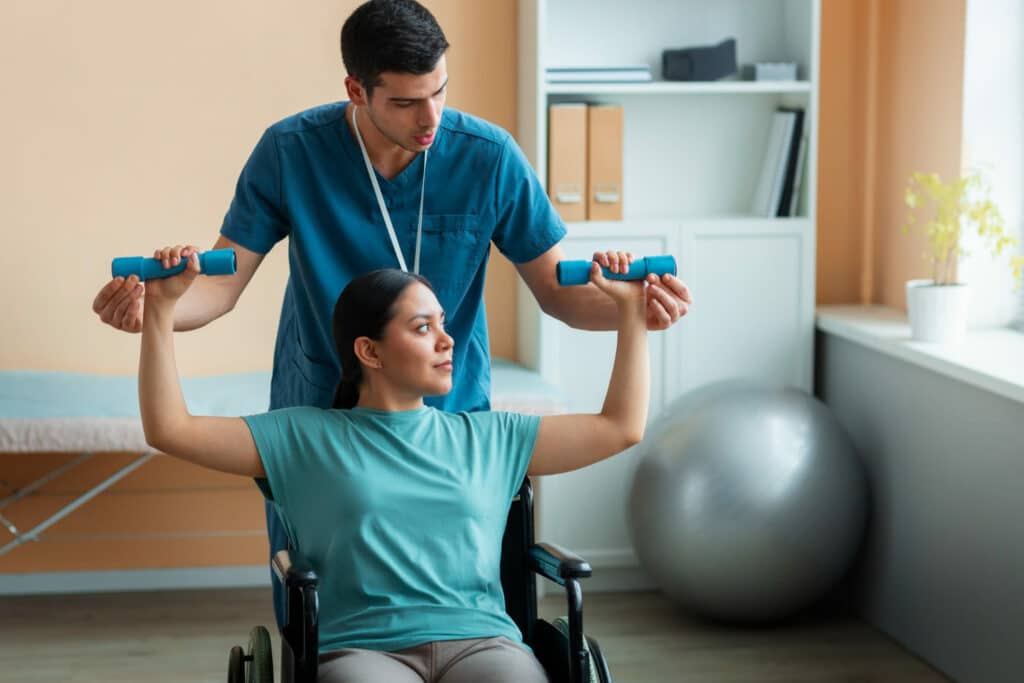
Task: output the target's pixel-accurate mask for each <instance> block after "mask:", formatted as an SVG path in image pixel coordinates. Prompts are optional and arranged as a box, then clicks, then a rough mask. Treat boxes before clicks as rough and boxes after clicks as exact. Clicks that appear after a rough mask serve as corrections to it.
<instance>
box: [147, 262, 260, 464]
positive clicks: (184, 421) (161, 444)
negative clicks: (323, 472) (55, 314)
mask: <svg viewBox="0 0 1024 683" xmlns="http://www.w3.org/2000/svg"><path fill="white" fill-rule="evenodd" d="M175 250H176V254H180V257H181V258H187V259H189V263H188V267H187V268H186V269H185V270H184V272H182V273H181V274H180V275H176V276H173V277H169V278H163V279H157V280H150V281H147V282H146V315H145V316H143V320H142V347H141V351H140V353H139V411H140V413H141V414H142V428H143V430H144V431H145V434H146V443H148V444H149V445H150V446H152V447H153V448H156V449H158V450H160V451H162V452H164V453H167V454H168V455H173V456H175V457H178V458H181V459H182V460H188V461H189V462H193V463H195V464H197V465H202V466H203V467H208V468H210V469H213V470H219V471H221V472H228V473H230V474H241V475H245V476H249V477H264V476H266V473H265V472H264V470H263V461H262V460H260V456H259V452H258V451H257V450H256V443H255V442H254V441H253V438H252V433H251V432H250V431H249V426H248V425H247V424H246V423H245V420H243V419H242V418H240V417H204V416H196V415H190V414H189V412H188V408H187V406H186V405H185V399H184V397H183V396H182V393H181V383H180V381H179V379H178V369H177V365H176V363H175V359H174V306H175V303H176V302H177V300H178V298H179V297H180V296H181V295H182V294H184V293H185V291H186V290H187V289H188V288H189V285H191V284H192V281H193V280H195V278H196V275H198V274H199V261H198V259H197V258H196V254H197V253H198V250H197V249H196V248H195V247H184V248H181V247H176V248H175ZM172 265H174V264H172Z"/></svg>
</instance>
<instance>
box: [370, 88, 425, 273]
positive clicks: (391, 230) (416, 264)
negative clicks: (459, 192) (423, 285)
mask: <svg viewBox="0 0 1024 683" xmlns="http://www.w3.org/2000/svg"><path fill="white" fill-rule="evenodd" d="M352 127H353V128H355V130H356V140H358V141H359V149H360V150H361V151H362V153H363V161H365V162H366V173H367V174H368V175H369V176H370V184H371V185H373V192H374V194H376V195H377V204H378V205H379V206H380V215H381V216H383V217H384V225H386V226H387V228H388V236H389V237H391V247H392V248H393V249H394V250H395V256H396V257H398V265H399V266H401V267H402V270H404V271H405V272H409V269H408V268H407V267H406V265H405V258H404V257H403V256H402V249H401V248H400V247H399V246H398V236H397V235H395V226H394V225H392V224H391V214H390V213H388V207H387V205H386V204H385V203H384V195H382V194H381V192H380V183H378V182H377V173H376V172H375V171H374V170H373V164H371V163H370V155H369V154H367V153H366V145H364V144H363V136H362V135H360V134H359V124H358V123H356V105H354V104H353V105H352ZM426 188H427V150H423V183H422V185H420V217H419V220H418V221H417V222H416V256H415V259H414V260H413V264H412V272H414V273H416V274H417V275H419V272H420V241H421V240H422V238H423V194H424V192H425V191H426Z"/></svg>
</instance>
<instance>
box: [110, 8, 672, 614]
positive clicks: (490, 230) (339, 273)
mask: <svg viewBox="0 0 1024 683" xmlns="http://www.w3.org/2000/svg"><path fill="white" fill-rule="evenodd" d="M341 47H342V59H343V61H344V64H345V68H346V70H347V72H348V76H347V78H346V79H345V88H346V91H347V94H348V99H349V102H348V103H346V102H338V103H333V104H327V105H323V106H320V107H315V108H313V109H309V110H307V111H304V112H301V113H299V114H296V115H294V116H291V117H289V118H287V119H284V120H283V121H280V122H278V123H276V124H274V125H273V126H271V127H270V128H269V129H267V131H266V132H265V133H264V135H263V137H262V138H261V139H260V141H259V142H258V143H257V145H256V148H255V150H254V151H253V153H252V155H251V157H250V158H249V160H248V162H247V163H246V165H245V168H244V169H243V170H242V173H241V176H240V178H239V180H238V185H237V187H236V190H235V196H234V199H233V200H232V202H231V207H230V209H229V210H228V213H227V215H226V216H225V218H224V223H223V225H222V226H221V230H220V236H219V237H218V239H217V241H216V243H215V245H214V248H228V247H229V248H233V249H234V250H235V252H236V254H237V273H236V274H235V275H234V276H233V277H230V278H200V279H199V280H197V281H196V283H195V284H194V285H193V287H192V288H191V289H190V290H189V292H188V293H187V294H186V295H185V296H184V297H182V299H181V301H180V302H179V305H178V307H177V309H176V311H175V320H174V323H175V325H174V327H175V330H178V331H184V330H191V329H195V328H198V327H202V326H203V325H205V324H207V323H209V322H210V321H211V320H214V319H216V318H218V317H220V316H221V315H223V314H224V313H227V312H228V311H230V310H231V309H232V308H233V307H234V305H235V303H236V302H237V301H238V298H239V296H241V294H242V291H243V290H244V289H245V287H246V285H247V284H248V283H249V280H250V279H251V278H252V276H253V274H254V273H255V272H256V269H257V268H258V267H259V265H260V262H261V261H262V259H263V257H264V255H265V254H266V253H267V252H269V250H270V249H271V248H272V247H273V246H274V244H276V243H277V242H279V241H280V240H281V239H283V238H285V237H288V238H289V241H288V249H289V263H290V266H291V271H290V275H289V278H288V284H287V288H286V291H285V295H284V303H283V305H282V308H281V321H280V324H279V326H278V335H277V343H276V347H275V350H274V368H273V376H272V382H271V398H270V407H271V409H274V408H282V407H288V406H296V405H314V406H320V407H329V406H330V405H331V400H332V397H333V394H334V390H335V387H336V385H337V383H338V379H339V374H340V370H339V365H338V360H337V358H335V354H334V351H333V341H332V337H331V307H332V306H333V304H334V301H335V299H336V298H337V296H338V293H339V292H340V291H341V290H342V289H343V288H344V286H345V285H346V284H347V283H348V282H349V281H350V280H351V279H353V278H354V277H356V276H358V275H360V274H362V273H365V272H368V271H370V270H374V269H377V268H381V267H395V266H400V267H402V268H404V269H408V270H411V271H416V272H419V273H420V274H422V275H424V276H426V277H427V278H428V279H429V280H430V281H431V283H432V284H433V286H434V288H435V289H436V291H437V295H438V298H439V300H440V302H441V304H442V306H443V307H444V310H445V312H446V315H447V320H448V331H449V332H450V334H451V335H452V337H453V338H454V339H455V341H456V344H455V350H454V369H455V370H454V372H455V374H454V382H453V388H452V391H451V392H450V393H449V394H448V395H446V396H444V397H439V398H438V399H436V400H434V401H433V402H432V403H433V405H435V406H437V407H439V408H443V409H445V410H449V411H458V410H482V409H486V408H488V407H489V394H490V357H489V343H488V339H487V326H486V319H485V315H484V306H483V289H484V276H485V271H486V265H487V258H488V253H489V246H490V243H491V242H492V241H493V242H494V243H495V244H496V245H497V247H498V248H499V249H500V250H501V252H502V253H503V254H504V255H505V256H507V257H508V258H509V259H510V260H511V261H512V262H513V263H515V264H516V268H517V270H518V272H519V274H520V276H521V277H522V278H523V280H524V281H525V282H526V284H527V286H528V287H529V288H530V291H531V292H532V293H533V295H534V296H535V297H536V299H537V301H538V303H539V304H540V306H541V308H542V309H543V310H544V311H545V312H546V313H548V314H549V315H553V316H554V317H556V318H558V319H560V320H562V321H564V322H565V323H567V324H569V325H570V326H573V327H577V328H585V329H597V330H601V329H613V328H614V325H615V322H616V319H617V318H616V310H615V306H614V304H613V303H612V301H611V300H610V299H609V298H607V297H606V296H605V295H604V294H602V293H601V292H600V291H599V290H597V288H595V287H592V286H587V287H560V286H559V285H558V283H557V281H556V278H555V264H556V263H557V262H558V261H560V260H562V259H563V258H564V255H563V253H562V249H561V248H560V247H559V246H558V243H559V241H560V240H561V239H562V237H563V236H564V235H565V227H564V225H563V223H562V221H561V219H560V218H559V217H558V214H557V213H556V212H555V210H554V208H553V207H552V206H551V204H550V202H549V201H548V199H547V196H546V194H545V192H544V189H543V188H542V187H541V185H540V182H539V181H538V179H537V177H536V175H535V174H534V173H533V171H532V169H531V168H530V166H529V164H528V163H527V161H526V159H525V158H524V156H523V154H522V152H521V151H520V150H519V148H518V146H517V145H516V144H515V142H514V141H513V140H512V138H511V136H509V135H508V133H506V132H505V131H503V130H501V129H500V128H498V127H496V126H494V125H492V124H490V123H487V122H485V121H482V120H480V119H477V118H475V117H473V116H469V115H467V114H463V113H461V112H458V111H455V110H445V108H444V104H445V93H446V88H447V84H448V72H447V66H446V60H445V51H446V50H447V48H448V41H447V40H446V39H445V36H444V33H443V32H442V31H441V28H440V26H438V24H437V22H436V20H435V19H434V17H433V16H432V15H431V14H430V12H428V11H427V10H426V9H425V8H424V7H422V6H421V5H419V4H417V3H416V2H414V0H371V1H370V2H367V3H365V4H363V5H362V6H360V7H359V8H358V9H356V11H355V12H354V13H353V14H352V15H351V16H350V17H349V18H348V19H347V20H346V22H345V24H344V26H343V27H342V31H341ZM180 252H181V247H174V248H167V249H163V250H161V251H160V252H158V254H157V255H158V256H159V257H161V258H163V259H164V260H165V266H170V265H176V264H177V263H178V262H179V260H180ZM595 258H596V259H597V260H599V261H600V262H601V263H602V264H603V265H605V266H609V267H612V268H613V269H615V268H617V267H618V266H619V264H620V263H621V264H623V265H625V263H626V261H627V256H626V255H625V254H622V253H613V252H608V253H601V254H595ZM142 293H143V287H142V286H141V285H139V283H138V282H137V281H136V280H135V279H134V278H129V279H127V280H119V279H115V280H111V281H110V282H109V283H107V285H106V286H104V287H103V288H102V289H101V290H100V292H99V293H98V294H97V296H96V298H95V301H94V302H93V310H94V311H95V312H96V313H97V314H99V316H100V319H101V320H102V321H103V322H105V323H107V324H110V325H112V326H113V327H115V328H118V329H121V330H125V331H129V332H138V331H140V330H141V328H142V315H143V298H142ZM689 303H690V295H689V292H688V291H687V289H686V286H685V285H684V284H683V283H682V282H680V281H679V280H677V279H676V278H674V277H672V276H665V277H663V278H662V279H661V280H658V279H657V278H654V276H652V279H651V282H650V286H649V287H648V288H647V314H648V316H647V317H648V327H649V328H650V329H665V328H667V327H669V326H670V325H671V324H673V323H674V322H675V321H676V320H678V319H679V318H680V317H681V316H682V315H684V314H685V313H686V309H687V306H688V304H689ZM267 516H268V532H269V534H270V537H271V553H273V552H276V551H277V550H278V549H280V548H282V547H284V545H285V542H286V539H285V535H284V532H283V529H282V528H281V525H280V521H279V520H278V519H277V516H276V514H274V511H273V508H272V507H271V506H270V504H268V507H267ZM275 606H276V607H277V608H278V619H279V621H280V618H281V613H282V609H283V605H282V598H281V597H280V596H275Z"/></svg>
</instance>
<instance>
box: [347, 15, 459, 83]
mask: <svg viewBox="0 0 1024 683" xmlns="http://www.w3.org/2000/svg"><path fill="white" fill-rule="evenodd" d="M447 49H448V40H447V38H445V37H444V32H443V31H442V30H441V27H440V26H439V25H438V23H437V20H436V19H434V15H433V14H431V13H430V11H429V10H427V8H426V7H424V6H423V5H421V4H419V3H418V2H415V0H370V1H369V2H366V3H363V4H362V5H360V6H359V7H358V8H356V11H355V12H353V13H352V14H351V15H350V16H349V18H348V19H346V20H345V24H344V25H343V26H342V27H341V61H342V62H344V63H345V69H346V70H347V71H348V73H349V75H350V76H352V77H354V78H356V79H358V80H359V81H360V82H361V83H362V84H363V87H364V88H366V96H367V97H369V96H370V95H372V94H373V89H374V87H376V86H378V85H380V83H381V81H380V75H381V74H382V73H384V72H385V71H394V72H397V73H406V74H413V75H416V76H419V75H422V74H427V73H430V72H431V71H433V70H434V68H435V67H436V66H437V62H438V60H440V59H441V56H442V55H443V54H444V51H445V50H447Z"/></svg>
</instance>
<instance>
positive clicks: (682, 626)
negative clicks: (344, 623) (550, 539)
mask: <svg viewBox="0 0 1024 683" xmlns="http://www.w3.org/2000/svg"><path fill="white" fill-rule="evenodd" d="M541 612H542V614H543V616H545V617H549V618H550V617H553V616H558V615H559V614H562V613H564V599H563V598H561V597H560V596H549V597H547V598H545V599H544V600H543V601H542V602H541ZM585 615H586V621H585V626H586V630H587V632H588V633H589V634H591V635H593V636H594V637H596V638H597V639H598V641H599V642H600V644H601V647H602V649H603V650H604V652H605V655H606V657H607V658H608V660H609V665H610V668H611V670H612V675H613V677H614V679H615V680H616V681H620V682H623V683H630V682H635V683H642V682H647V681H652V682H653V681H686V682H692V683H705V682H707V683H710V682H712V681H714V682H715V683H736V682H739V681H751V682H753V681H765V682H778V683H781V682H782V681H786V682H787V683H804V682H806V683H810V682H812V681H813V682H814V683H830V682H835V683H873V682H876V681H877V682H879V683H883V682H884V683H890V682H891V683H926V682H928V683H932V682H940V681H948V679H947V678H945V677H943V676H942V675H940V674H939V673H937V672H936V671H934V670H933V669H931V668H929V667H928V666H927V665H926V664H924V663H923V662H921V661H920V660H918V659H917V658H915V657H914V656H913V655H911V654H909V653H908V652H906V651H905V650H903V649H902V648H900V647H899V646H898V645H897V644H895V643H894V642H893V641H891V640H889V639H888V638H886V637H885V636H883V635H881V634H879V633H878V632H876V631H874V630H872V629H871V628H869V627H867V626H865V625H864V624H862V623H861V622H859V621H856V620H854V619H849V618H841V617H836V616H829V615H827V614H826V615H814V616H811V617H807V618H804V619H802V620H800V621H798V622H796V623H791V624H787V625H785V626H776V627H771V628H757V629H754V628H729V627H724V626H719V625H713V624H707V623H704V622H701V621H698V620H695V619H693V618H691V617H689V616H686V615H685V614H683V613H682V612H681V611H679V610H678V609H676V608H674V607H673V606H671V605H670V604H668V603H667V602H666V601H665V600H664V599H663V598H662V596H661V595H659V594H657V593H618V594H590V595H588V596H587V597H586V606H585ZM258 623H263V624H271V623H273V615H272V612H271V611H270V607H269V590H262V589H232V590H209V591H164V592H155V593H124V594H102V595H100V594H93V595H73V596H33V597H18V598H4V597H0V681H3V682H4V683H7V682H10V683H14V682H17V683H35V682H36V681H46V682H47V683H50V682H54V681H61V682H64V681H68V682H75V683H78V682H80V683H93V682H99V681H103V682H104V683H122V682H123V683H127V682H131V683H141V682H146V683H164V682H167V683H170V682H172V681H173V682H174V683H182V682H185V681H189V682H196V683H198V682H205V681H210V682H213V681H217V682H220V681H223V680H224V679H225V674H226V671H227V653H228V650H229V648H230V647H231V646H232V645H234V644H242V645H243V646H244V645H245V640H246V638H247V634H248V631H249V628H250V627H251V626H252V625H254V624H258ZM271 630H273V629H271ZM273 637H274V639H275V640H274V651H275V653H277V652H278V648H279V644H278V642H277V640H276V634H275V635H274V636H273Z"/></svg>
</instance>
